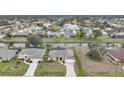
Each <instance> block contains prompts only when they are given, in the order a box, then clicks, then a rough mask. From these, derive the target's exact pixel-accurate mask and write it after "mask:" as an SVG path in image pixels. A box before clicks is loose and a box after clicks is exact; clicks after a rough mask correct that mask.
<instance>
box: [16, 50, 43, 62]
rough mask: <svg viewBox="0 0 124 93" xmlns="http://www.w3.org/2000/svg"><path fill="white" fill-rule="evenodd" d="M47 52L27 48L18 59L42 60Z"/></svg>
mask: <svg viewBox="0 0 124 93" xmlns="http://www.w3.org/2000/svg"><path fill="white" fill-rule="evenodd" d="M44 52H45V50H44V49H39V48H27V49H23V50H22V51H21V52H20V53H19V54H18V59H23V60H28V59H31V60H32V59H38V60H39V61H40V60H42V58H43V55H44Z"/></svg>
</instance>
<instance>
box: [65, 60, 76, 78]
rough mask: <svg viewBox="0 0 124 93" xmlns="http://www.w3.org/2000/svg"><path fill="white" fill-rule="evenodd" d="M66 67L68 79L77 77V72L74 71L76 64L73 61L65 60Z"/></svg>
mask: <svg viewBox="0 0 124 93" xmlns="http://www.w3.org/2000/svg"><path fill="white" fill-rule="evenodd" d="M65 62H66V63H65V66H66V77H76V74H75V70H74V62H75V60H73V59H67V60H65Z"/></svg>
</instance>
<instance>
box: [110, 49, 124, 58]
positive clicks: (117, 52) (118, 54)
mask: <svg viewBox="0 0 124 93" xmlns="http://www.w3.org/2000/svg"><path fill="white" fill-rule="evenodd" d="M109 53H110V54H111V55H112V56H113V57H114V58H116V59H124V49H114V50H109Z"/></svg>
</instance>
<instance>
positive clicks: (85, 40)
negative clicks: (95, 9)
mask: <svg viewBox="0 0 124 93" xmlns="http://www.w3.org/2000/svg"><path fill="white" fill-rule="evenodd" d="M26 41H27V40H26V38H3V39H0V42H22V43H23V42H26ZM43 41H44V42H115V43H116V42H120V43H123V42H124V39H113V38H103V37H98V38H97V39H95V38H82V39H79V38H64V37H60V38H44V39H43Z"/></svg>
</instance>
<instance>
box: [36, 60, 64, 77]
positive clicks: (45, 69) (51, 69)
mask: <svg viewBox="0 0 124 93" xmlns="http://www.w3.org/2000/svg"><path fill="white" fill-rule="evenodd" d="M65 73H66V68H65V66H64V65H62V64H61V63H59V62H53V63H46V62H43V63H39V64H38V67H37V69H36V70H35V74H34V75H35V76H65Z"/></svg>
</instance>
